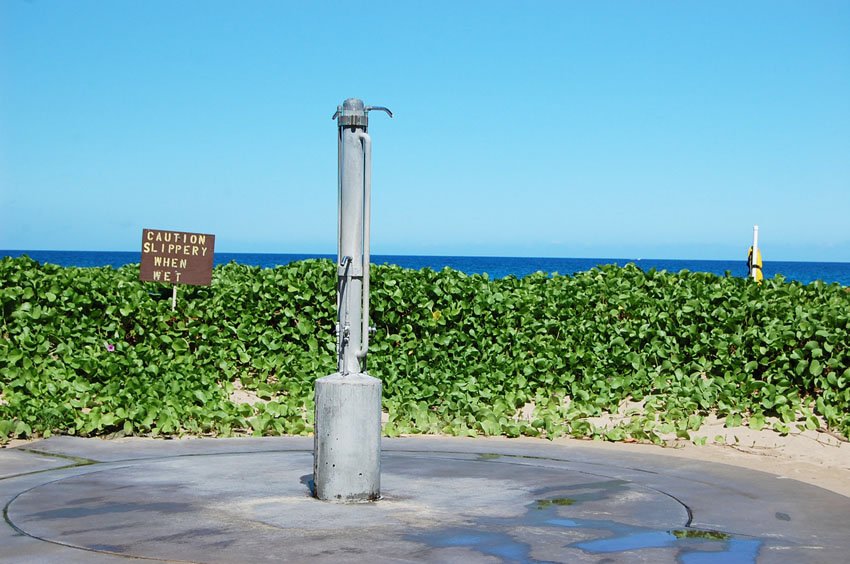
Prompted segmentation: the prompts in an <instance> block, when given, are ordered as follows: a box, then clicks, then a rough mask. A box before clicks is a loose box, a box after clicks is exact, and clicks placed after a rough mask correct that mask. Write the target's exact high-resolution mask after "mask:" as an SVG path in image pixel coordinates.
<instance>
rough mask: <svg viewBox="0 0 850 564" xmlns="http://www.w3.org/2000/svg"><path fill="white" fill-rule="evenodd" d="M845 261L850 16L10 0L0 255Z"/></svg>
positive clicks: (568, 7) (677, 9)
mask: <svg viewBox="0 0 850 564" xmlns="http://www.w3.org/2000/svg"><path fill="white" fill-rule="evenodd" d="M348 97H358V98H362V99H363V100H364V101H365V102H366V103H367V104H373V105H386V106H388V107H390V108H391V109H392V110H393V111H394V112H395V114H396V117H395V119H392V120H390V119H389V118H388V117H387V116H386V115H384V114H373V116H372V119H371V123H370V128H369V131H370V133H371V134H372V138H373V158H374V167H373V233H372V237H373V249H372V252H373V253H376V254H448V255H508V256H563V257H618V258H691V259H739V258H741V257H742V256H745V253H746V249H747V247H748V245H749V243H750V241H751V237H752V227H753V224H759V226H760V240H761V245H762V247H763V249H764V253H765V259H766V260H771V259H773V260H828V261H829V260H831V261H842V262H850V2H848V1H845V0H840V1H817V0H814V1H803V0H799V1H794V2H785V1H777V0H769V1H746V2H740V1H737V0H735V1H722V0H721V1H711V2H689V1H675V2H668V1H653V2H637V1H600V2H573V1H566V0H565V1H557V2H556V1H551V2H544V1H534V2H519V1H516V2H501V1H492V0H490V1H487V2H479V1H458V0H451V1H446V2H442V1H437V2H405V1H394V2H386V3H376V2H363V3H357V2H340V3H330V2H295V1H293V2H284V1H251V2H241V1H235V0H234V1H228V2H223V1H209V0H204V1H187V0H182V1H171V0H168V1H165V0H146V1H121V0H115V1H110V2H106V1H100V0H99V1H86V0H74V1H64V0H61V1H60V0H32V1H23V0H0V214H2V216H0V248H6V249H69V250H73V249H76V250H128V251H135V250H138V249H139V248H140V241H141V232H142V228H145V227H149V228H157V229H175V230H181V231H197V232H203V233H214V234H215V235H216V250H217V251H233V252H242V251H244V252H281V253H287V252H296V253H298V252H304V253H314V252H315V253H333V252H335V245H336V174H337V171H336V160H337V155H336V125H335V122H333V121H332V120H331V115H332V114H333V112H334V110H335V109H336V106H337V104H339V103H341V102H342V101H343V100H344V99H345V98H348Z"/></svg>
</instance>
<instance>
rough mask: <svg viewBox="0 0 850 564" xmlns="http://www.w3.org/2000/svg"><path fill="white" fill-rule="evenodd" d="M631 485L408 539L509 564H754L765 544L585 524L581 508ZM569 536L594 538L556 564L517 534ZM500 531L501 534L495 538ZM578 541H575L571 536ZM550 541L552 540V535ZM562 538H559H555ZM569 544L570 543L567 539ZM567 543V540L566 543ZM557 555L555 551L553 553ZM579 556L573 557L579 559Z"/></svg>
mask: <svg viewBox="0 0 850 564" xmlns="http://www.w3.org/2000/svg"><path fill="white" fill-rule="evenodd" d="M625 488H628V484H627V483H625V482H622V481H608V482H598V483H589V484H579V485H571V486H566V487H563V488H548V489H549V490H568V491H582V493H581V494H579V495H578V496H577V497H575V498H566V497H553V498H548V499H538V500H536V501H535V502H534V503H533V504H529V505H528V507H527V511H526V512H525V514H524V515H522V516H521V517H519V518H514V519H493V518H489V519H482V520H481V521H480V522H477V523H472V524H471V525H470V526H467V527H448V528H445V529H438V530H433V531H429V532H427V533H424V534H414V535H410V536H409V537H408V538H411V539H412V540H416V541H418V542H424V543H426V544H428V545H429V546H432V547H436V548H447V547H458V548H466V549H472V550H474V551H476V552H479V553H481V554H482V555H490V556H497V557H499V558H501V559H502V560H504V561H506V562H518V563H549V562H553V561H557V562H563V561H570V558H569V555H570V553H571V552H572V553H574V552H575V549H578V550H579V551H580V552H581V553H584V554H585V555H606V554H617V553H636V554H635V556H636V557H637V554H639V553H640V552H642V551H645V550H647V549H668V550H669V551H672V554H671V556H672V557H674V558H675V559H676V560H677V561H679V562H681V563H682V564H698V563H702V562H724V563H727V562H730V563H734V564H751V563H755V561H756V558H757V556H758V552H759V548H760V547H761V545H762V542H761V541H760V540H758V539H749V538H742V537H735V536H733V535H730V534H728V533H724V532H720V531H706V530H698V529H689V528H679V529H669V530H657V529H652V528H647V527H640V526H635V525H629V524H625V523H621V522H618V521H616V520H613V519H587V518H582V517H581V515H582V513H583V512H581V511H580V510H577V509H578V508H577V507H576V505H577V504H580V503H582V502H583V501H591V500H593V501H598V500H601V499H605V498H606V497H607V496H610V495H611V493H612V491H622V490H623V489H625ZM547 529H548V532H549V533H551V532H552V531H553V530H555V531H557V530H559V529H565V530H568V531H569V532H570V533H573V534H576V533H577V534H578V535H580V536H586V537H589V538H588V539H587V540H581V541H573V542H564V543H563V544H562V546H561V549H562V550H561V551H560V556H561V557H566V558H557V560H545V559H538V558H535V557H533V552H534V546H533V543H531V542H528V541H527V540H526V539H525V538H523V536H522V535H516V534H515V533H514V531H517V530H520V531H529V530H532V531H535V532H538V533H539V531H540V530H543V531H546V530H547ZM494 531H497V532H494ZM571 536H574V535H571ZM550 538H551V535H550ZM555 538H557V537H555ZM566 538H569V537H566ZM566 538H565V540H566ZM548 552H549V553H552V552H553V551H552V550H549V551H548ZM579 556H580V555H579V554H574V557H579Z"/></svg>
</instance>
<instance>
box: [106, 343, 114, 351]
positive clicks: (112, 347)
mask: <svg viewBox="0 0 850 564" xmlns="http://www.w3.org/2000/svg"><path fill="white" fill-rule="evenodd" d="M106 350H108V351H109V352H113V351H115V345H113V344H112V343H106Z"/></svg>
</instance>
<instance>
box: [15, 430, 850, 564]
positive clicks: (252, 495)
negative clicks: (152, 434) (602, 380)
mask: <svg viewBox="0 0 850 564" xmlns="http://www.w3.org/2000/svg"><path fill="white" fill-rule="evenodd" d="M383 443H384V444H383V455H382V460H381V466H382V478H381V481H382V493H383V498H382V499H381V500H380V501H378V502H374V503H360V504H349V505H340V504H334V503H327V502H322V501H318V500H316V499H314V498H313V497H311V495H310V487H311V478H312V465H313V456H312V439H311V438H266V439H227V440H218V439H193V440H185V441H184V440H175V441H165V440H150V439H133V440H123V441H103V440H98V439H76V438H71V437H55V438H51V439H48V440H46V441H41V442H38V443H34V444H31V445H27V446H26V447H23V448H25V449H30V450H36V451H38V452H40V453H48V452H49V453H52V454H53V455H62V456H66V457H67V456H73V457H78V458H83V459H89V460H96V461H99V462H96V463H94V464H90V465H87V466H73V467H68V466H67V464H65V467H56V468H54V469H44V468H39V469H37V470H34V471H33V473H25V474H21V473H13V474H8V475H7V477H0V503H2V504H3V506H4V514H5V517H6V522H5V524H4V525H2V528H0V562H119V561H126V560H127V559H129V558H143V559H150V560H154V561H169V562H174V561H188V562H210V563H218V562H306V561H310V562H339V561H370V562H414V561H415V562H421V561H424V562H461V561H462V562H464V564H471V563H474V562H601V561H604V562H681V563H683V564H694V563H700V562H724V563H725V562H839V561H844V560H845V556H846V554H847V551H848V549H850V520H848V519H847V517H848V516H850V498H847V497H843V496H839V495H836V494H834V493H832V492H829V491H826V490H823V489H820V488H817V487H814V486H809V485H806V484H802V483H800V482H796V481H793V480H780V479H777V478H776V477H775V476H772V475H769V474H765V473H761V472H754V471H750V470H741V469H739V468H735V467H731V466H726V465H722V464H711V463H705V462H699V463H694V462H691V461H688V460H681V459H674V458H671V457H667V456H663V455H652V454H642V453H640V454H639V453H634V452H624V453H611V452H600V451H599V450H595V449H590V448H580V447H569V448H567V447H563V446H558V445H553V444H552V443H549V442H547V441H536V440H517V441H509V440H502V441H486V440H485V441H482V440H462V439H450V438H437V439H435V438H418V437H417V438H404V439H384V441H383ZM23 448H22V449H4V450H2V451H0V468H4V464H6V462H7V459H8V460H14V459H16V457H21V456H22V455H24V456H35V455H32V454H30V453H28V452H26V451H25V450H23ZM10 453H14V454H11V455H10ZM38 456H40V457H44V456H46V455H44V454H41V455H38ZM59 462H63V463H67V462H68V459H67V458H63V459H57V464H59ZM13 463H14V462H11V463H10V464H13Z"/></svg>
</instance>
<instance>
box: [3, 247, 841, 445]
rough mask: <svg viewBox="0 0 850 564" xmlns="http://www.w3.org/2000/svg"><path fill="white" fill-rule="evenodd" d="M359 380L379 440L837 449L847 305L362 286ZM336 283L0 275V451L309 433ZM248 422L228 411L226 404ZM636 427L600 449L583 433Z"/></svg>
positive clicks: (533, 287)
mask: <svg viewBox="0 0 850 564" xmlns="http://www.w3.org/2000/svg"><path fill="white" fill-rule="evenodd" d="M372 279H373V282H372V287H373V295H372V308H373V312H372V322H373V324H374V325H375V326H376V327H377V329H378V332H377V335H376V336H375V337H374V338H373V341H372V344H371V349H370V355H369V359H368V362H369V365H368V369H369V372H370V373H372V374H374V375H375V376H377V377H379V378H381V379H382V380H383V386H384V400H383V405H384V410H385V411H386V412H387V419H388V420H387V422H386V424H385V427H384V430H385V433H386V434H387V435H390V436H393V435H399V434H407V433H448V434H453V435H479V434H483V435H507V436H521V435H526V436H545V437H556V436H561V435H570V436H578V437H599V438H604V439H607V440H623V439H636V440H645V441H653V442H659V441H660V438H659V437H660V435H661V434H663V433H669V432H674V433H676V434H677V435H679V436H681V437H685V438H686V437H688V436H689V433H691V432H693V431H695V430H697V429H698V428H699V427H700V425H701V424H702V422H703V419H704V418H705V417H706V416H708V415H710V414H714V415H717V416H719V417H724V418H725V421H726V425H727V426H736V425H741V424H746V425H749V426H751V427H754V428H757V429H758V428H761V427H763V426H765V425H767V424H768V423H769V424H770V425H772V427H773V428H774V429H775V430H776V431H777V432H780V433H787V432H789V431H790V430H792V429H794V428H808V429H814V428H818V427H820V426H823V425H826V426H828V428H829V429H830V430H831V431H833V432H838V433H841V434H843V435H845V436H846V435H848V433H850V385H848V384H850V293H848V289H847V288H844V287H842V286H839V285H837V284H831V285H827V284H823V283H819V282H816V283H813V284H808V285H802V284H799V283H797V282H786V281H785V280H783V279H782V278H781V277H776V278H774V279H771V280H765V281H764V283H762V284H760V285H759V284H754V283H752V282H751V281H748V280H744V279H740V278H735V277H731V276H726V277H718V276H714V275H711V274H702V273H692V272H687V271H682V272H680V273H675V274H674V273H668V272H663V271H662V272H656V271H649V272H642V271H641V270H640V269H638V268H637V267H635V266H633V265H628V266H626V267H623V268H620V267H615V266H605V267H601V268H596V269H593V270H590V271H587V272H582V273H578V274H575V275H573V276H559V275H552V276H549V275H546V274H543V273H538V274H534V275H531V276H527V277H525V278H522V279H518V278H515V277H507V278H504V279H498V280H490V279H488V278H487V277H486V276H479V275H472V276H468V275H465V274H463V273H461V272H457V271H453V270H449V269H445V270H442V271H439V272H437V271H433V270H430V269H423V270H419V271H414V270H406V269H402V268H400V267H396V266H388V265H383V266H375V267H373V276H372ZM334 292H335V270H334V266H333V264H332V263H331V262H330V261H326V260H308V261H302V262H297V263H293V264H290V265H287V266H282V267H277V268H273V269H261V268H258V267H250V266H245V265H239V264H235V263H231V264H227V265H223V266H219V267H216V268H215V271H214V274H213V284H212V286H209V287H184V289H182V290H181V301H180V302H179V304H178V308H177V311H175V312H172V311H171V306H170V300H169V297H170V289H167V288H165V287H162V286H158V285H155V284H151V283H143V282H139V281H138V265H129V266H126V267H122V268H120V269H117V270H115V269H112V268H108V267H107V268H62V267H58V266H55V265H50V264H39V263H37V262H36V261H33V260H31V259H29V258H26V257H21V258H14V259H13V258H4V259H2V260H0V310H2V323H1V324H0V384H2V393H0V441H2V442H5V441H8V440H9V439H11V438H26V437H36V436H48V435H50V434H55V433H60V434H72V435H81V436H120V435H153V436H161V435H179V434H196V435H216V436H227V435H233V434H253V435H277V434H307V433H310V432H311V431H312V423H313V422H312V417H313V403H312V402H313V382H314V380H315V379H316V378H317V377H320V376H324V375H327V374H330V373H331V372H333V371H334V370H335V344H334V339H335V333H334V324H335V320H334V317H335V313H334V310H335V303H336V302H335V295H334ZM240 392H242V393H245V394H248V395H249V396H250V397H251V398H252V399H251V401H242V400H241V399H240V398H241V397H242V396H240V395H239V393H240ZM624 404H629V405H634V406H637V407H636V408H635V409H634V410H633V413H630V414H629V416H628V417H626V418H625V419H623V420H622V421H621V422H619V423H618V424H617V425H616V426H614V427H613V428H604V429H603V428H600V427H597V426H595V425H594V424H593V422H592V421H593V419H592V418H594V417H598V416H600V415H603V414H607V413H616V412H617V411H618V409H620V408H621V406H623V405H624Z"/></svg>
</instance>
